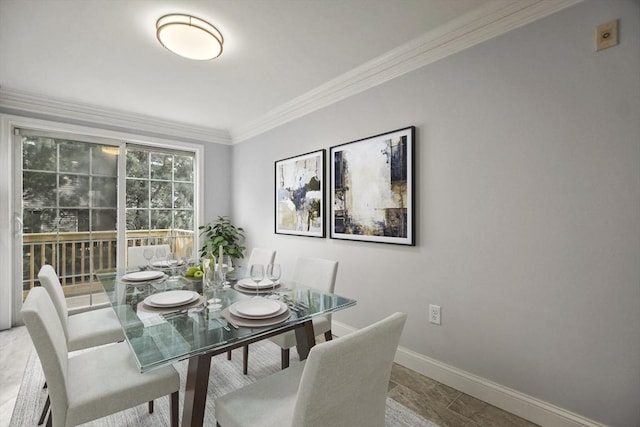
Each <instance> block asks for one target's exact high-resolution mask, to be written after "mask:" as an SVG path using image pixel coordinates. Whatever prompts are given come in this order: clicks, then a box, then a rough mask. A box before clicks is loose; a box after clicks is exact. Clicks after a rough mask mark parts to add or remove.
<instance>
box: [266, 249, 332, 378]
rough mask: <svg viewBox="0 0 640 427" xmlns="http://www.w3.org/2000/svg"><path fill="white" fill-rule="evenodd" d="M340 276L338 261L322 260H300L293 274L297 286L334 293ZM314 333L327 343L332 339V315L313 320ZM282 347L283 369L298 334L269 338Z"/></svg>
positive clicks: (289, 333) (292, 333) (286, 333)
mask: <svg viewBox="0 0 640 427" xmlns="http://www.w3.org/2000/svg"><path fill="white" fill-rule="evenodd" d="M337 274H338V261H333V260H328V259H321V258H298V260H297V261H296V268H295V270H294V273H293V281H294V283H296V284H300V285H304V286H308V287H311V288H315V289H319V290H321V291H324V292H329V293H333V291H334V289H335V286H336V276H337ZM312 321H313V331H314V334H315V335H316V336H318V335H320V334H324V338H325V340H326V341H330V340H331V339H332V337H333V336H332V334H331V314H328V315H326V316H318V317H314V318H313V319H312ZM269 339H270V340H271V341H273V342H274V343H276V344H278V345H279V346H280V349H281V350H280V353H281V356H280V358H281V365H282V369H285V368H287V367H288V366H289V352H290V349H291V347H295V345H296V334H295V332H293V331H289V332H285V333H284V334H281V335H276V336H275V337H272V338H269Z"/></svg>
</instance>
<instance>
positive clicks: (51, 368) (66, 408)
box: [21, 287, 180, 427]
mask: <svg viewBox="0 0 640 427" xmlns="http://www.w3.org/2000/svg"><path fill="white" fill-rule="evenodd" d="M21 314H22V319H23V321H24V323H25V325H26V326H27V330H28V332H29V335H30V336H31V340H32V341H33V344H34V347H35V349H36V352H37V354H38V357H39V359H40V363H41V364H42V370H43V371H44V375H45V378H46V380H47V384H48V386H49V390H50V393H49V396H50V398H51V412H50V413H49V417H48V420H47V426H53V427H59V426H64V427H66V426H75V425H78V424H82V423H85V422H88V421H91V420H95V419H98V418H102V417H105V416H107V415H111V414H113V413H116V412H119V411H122V410H124V409H128V408H132V407H134V406H137V405H139V404H143V403H145V402H148V401H153V399H157V398H159V397H162V396H166V395H169V394H170V395H171V399H170V402H171V411H170V412H171V425H172V426H175V427H177V426H178V418H179V415H178V397H179V395H178V393H179V392H178V390H179V387H180V377H179V375H178V372H177V371H176V370H175V368H173V367H172V366H165V367H161V368H158V369H155V370H152V371H149V372H145V373H144V374H143V373H140V371H139V370H138V366H137V364H136V362H135V360H134V357H133V355H132V354H131V351H130V349H129V347H128V344H127V343H125V342H121V343H118V344H113V345H107V346H103V347H99V348H96V349H93V350H91V351H86V352H83V353H81V354H77V355H74V356H73V357H69V356H68V348H67V341H66V339H65V334H64V330H63V328H62V324H61V322H60V319H59V316H58V315H57V313H56V309H55V307H54V305H53V302H52V300H51V298H50V297H49V294H48V292H47V291H46V290H44V289H43V288H41V287H35V288H33V289H32V290H31V291H30V292H29V295H28V296H27V299H26V300H25V302H24V305H23V306H22V310H21Z"/></svg>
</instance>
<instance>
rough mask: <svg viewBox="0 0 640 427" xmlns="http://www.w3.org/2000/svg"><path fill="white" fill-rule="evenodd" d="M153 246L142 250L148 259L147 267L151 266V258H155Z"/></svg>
mask: <svg viewBox="0 0 640 427" xmlns="http://www.w3.org/2000/svg"><path fill="white" fill-rule="evenodd" d="M153 254H154V251H153V248H144V251H142V256H143V257H144V259H146V260H147V267H151V259H152V258H153Z"/></svg>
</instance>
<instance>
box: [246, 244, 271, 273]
mask: <svg viewBox="0 0 640 427" xmlns="http://www.w3.org/2000/svg"><path fill="white" fill-rule="evenodd" d="M275 259H276V251H274V250H272V249H264V248H253V249H252V250H251V255H250V256H249V262H248V263H247V268H251V266H252V265H253V264H262V265H264V266H266V265H268V264H273V261H274V260H275Z"/></svg>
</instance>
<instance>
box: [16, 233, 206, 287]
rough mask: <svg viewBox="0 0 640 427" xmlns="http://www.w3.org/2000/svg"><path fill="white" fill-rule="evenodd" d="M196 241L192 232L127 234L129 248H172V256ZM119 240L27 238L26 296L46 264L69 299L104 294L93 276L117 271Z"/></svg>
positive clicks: (42, 235)
mask: <svg viewBox="0 0 640 427" xmlns="http://www.w3.org/2000/svg"><path fill="white" fill-rule="evenodd" d="M193 237H194V234H193V231H189V230H166V229H165V230H136V231H127V247H129V246H143V245H156V244H168V245H169V246H170V247H171V251H172V252H176V251H177V252H179V253H182V254H184V253H185V250H186V248H193V245H194V242H193ZM116 238H117V236H116V232H115V231H98V232H92V233H88V232H63V233H29V234H24V235H23V277H22V290H23V294H24V296H26V293H27V292H28V291H29V289H31V288H33V287H34V286H35V285H36V283H38V271H39V270H40V267H41V266H42V265H44V264H51V265H52V266H53V268H54V269H55V270H56V272H57V273H58V277H59V278H60V283H62V287H63V289H64V291H65V295H66V296H72V295H86V294H89V293H92V292H97V291H100V290H101V286H100V284H99V283H98V282H96V280H95V278H94V275H93V272H94V271H96V270H102V269H109V268H115V267H116V260H117V256H116V246H117V245H116ZM194 253H195V251H194ZM125 257H126V252H125Z"/></svg>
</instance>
